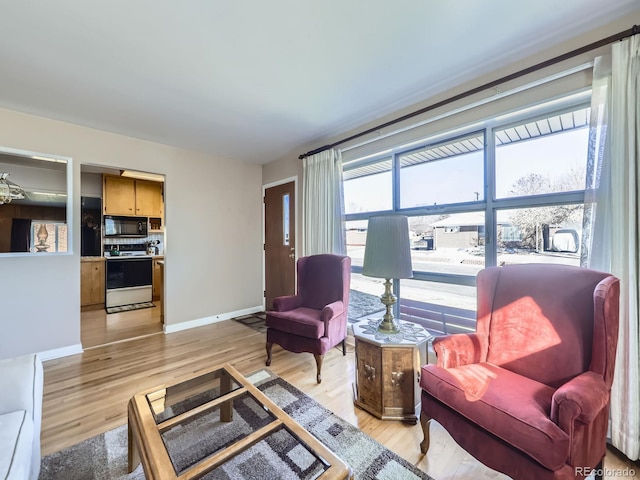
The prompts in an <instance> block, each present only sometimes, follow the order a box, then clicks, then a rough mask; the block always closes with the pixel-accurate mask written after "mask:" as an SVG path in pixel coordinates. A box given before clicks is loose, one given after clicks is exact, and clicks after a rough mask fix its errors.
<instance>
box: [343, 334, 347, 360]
mask: <svg viewBox="0 0 640 480" xmlns="http://www.w3.org/2000/svg"><path fill="white" fill-rule="evenodd" d="M346 354H347V339H346V338H343V339H342V356H343V357H344V356H345V355H346Z"/></svg>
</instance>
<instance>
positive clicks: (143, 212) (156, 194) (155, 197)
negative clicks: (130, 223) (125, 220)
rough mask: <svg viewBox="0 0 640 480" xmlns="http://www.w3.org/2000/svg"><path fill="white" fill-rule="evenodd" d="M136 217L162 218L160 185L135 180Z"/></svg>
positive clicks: (158, 183)
mask: <svg viewBox="0 0 640 480" xmlns="http://www.w3.org/2000/svg"><path fill="white" fill-rule="evenodd" d="M135 183H136V215H139V216H141V217H161V216H162V183H160V182H151V181H148V180H136V181H135Z"/></svg>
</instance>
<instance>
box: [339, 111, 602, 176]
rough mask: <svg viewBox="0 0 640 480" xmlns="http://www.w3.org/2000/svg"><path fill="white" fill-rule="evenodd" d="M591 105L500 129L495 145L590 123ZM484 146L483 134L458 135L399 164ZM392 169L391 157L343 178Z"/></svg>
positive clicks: (402, 158)
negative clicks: (454, 138) (460, 136)
mask: <svg viewBox="0 0 640 480" xmlns="http://www.w3.org/2000/svg"><path fill="white" fill-rule="evenodd" d="M590 114H591V108H590V107H586V108H581V109H579V110H574V111H572V112H567V113H563V114H560V115H554V116H552V117H547V118H541V119H539V120H535V121H533V122H528V123H524V124H521V125H516V126H515V127H509V128H505V129H502V130H497V131H496V132H495V135H496V146H501V145H507V144H510V143H516V142H522V141H526V140H530V139H532V138H537V137H543V136H546V135H553V134H555V133H559V132H566V131H569V130H574V129H577V128H584V127H586V126H588V125H589V117H590ZM483 148H484V138H483V135H469V136H467V137H463V138H458V139H456V140H455V141H453V142H444V143H440V144H436V145H429V146H427V147H425V148H423V149H420V150H414V151H412V152H409V153H406V154H403V155H401V156H400V166H401V167H408V166H412V165H418V164H421V163H426V162H432V161H435V160H442V159H444V158H451V157H455V156H457V155H464V154H467V153H471V152H477V151H481V150H482V149H483ZM390 170H391V157H388V158H385V159H384V160H381V161H377V162H375V163H371V164H367V165H362V166H359V167H355V168H350V169H347V170H345V171H344V172H343V179H344V180H345V181H346V180H353V179H354V178H360V177H366V176H368V175H375V174H378V173H383V172H388V171H390Z"/></svg>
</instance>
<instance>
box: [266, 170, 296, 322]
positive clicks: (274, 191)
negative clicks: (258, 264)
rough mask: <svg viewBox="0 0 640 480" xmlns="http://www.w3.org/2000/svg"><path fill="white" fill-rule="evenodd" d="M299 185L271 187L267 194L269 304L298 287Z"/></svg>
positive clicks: (270, 306) (267, 279) (267, 283)
mask: <svg viewBox="0 0 640 480" xmlns="http://www.w3.org/2000/svg"><path fill="white" fill-rule="evenodd" d="M295 198H296V196H295V184H294V182H290V183H285V184H283V185H278V186H275V187H271V188H267V189H266V190H265V195H264V238H265V245H264V252H265V253H264V257H265V266H264V271H265V282H264V283H265V307H266V309H267V310H271V308H273V299H274V298H276V297H279V296H281V295H293V294H294V293H295V289H296V255H295V252H296V228H295V219H296V209H295V207H296V205H295Z"/></svg>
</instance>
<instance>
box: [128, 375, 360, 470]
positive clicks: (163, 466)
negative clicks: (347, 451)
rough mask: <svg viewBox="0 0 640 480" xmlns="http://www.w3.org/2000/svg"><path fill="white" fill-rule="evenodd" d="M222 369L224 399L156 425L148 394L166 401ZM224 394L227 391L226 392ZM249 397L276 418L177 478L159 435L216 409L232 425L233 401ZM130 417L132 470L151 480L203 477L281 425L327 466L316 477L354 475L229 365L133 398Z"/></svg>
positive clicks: (218, 399) (221, 381) (210, 402)
mask: <svg viewBox="0 0 640 480" xmlns="http://www.w3.org/2000/svg"><path fill="white" fill-rule="evenodd" d="M218 371H219V372H220V373H221V375H220V388H221V396H220V397H218V398H215V399H213V400H211V401H209V402H206V403H204V404H202V405H200V406H198V407H195V408H193V409H191V410H188V411H186V412H184V413H182V414H179V415H176V416H175V417H172V418H169V419H167V420H165V421H163V422H160V423H158V424H156V420H155V417H154V414H153V412H152V410H151V404H150V402H149V400H151V401H153V400H154V399H153V398H150V399H149V400H148V397H147V395H150V394H153V393H158V397H162V396H163V392H166V390H167V389H168V388H171V387H174V386H176V385H180V384H181V383H183V382H186V381H190V380H197V378H199V377H201V376H206V375H208V374H213V373H214V372H218ZM233 381H235V382H236V383H237V384H238V385H239V386H240V388H237V389H235V390H232V388H231V387H232V382H233ZM225 391H226V392H228V393H224V392H225ZM246 393H248V394H250V395H251V396H252V397H253V398H254V399H255V400H256V401H257V402H258V403H259V404H261V405H262V406H263V407H264V408H266V409H267V410H268V411H269V412H271V414H273V416H274V417H275V420H274V421H272V422H271V423H269V424H268V425H266V426H264V427H262V428H260V429H258V430H256V431H254V432H252V433H250V434H249V435H247V436H246V437H244V438H242V439H240V440H238V441H237V442H235V443H234V444H232V445H230V446H229V447H226V448H224V449H222V450H220V451H218V452H217V453H215V454H213V455H210V456H208V457H206V458H204V459H203V460H201V461H200V462H198V463H196V464H194V465H192V466H191V467H189V468H187V469H186V470H185V471H184V472H183V473H182V474H180V475H178V474H176V471H175V469H174V467H173V463H172V462H171V459H170V457H169V452H168V451H167V449H166V446H165V443H164V441H163V440H162V436H161V432H163V431H165V430H168V429H169V428H171V427H173V426H175V425H177V424H179V423H181V422H183V421H185V420H187V419H189V418H191V417H194V416H196V415H199V414H201V413H203V412H205V411H208V410H211V409H214V408H216V407H219V408H220V419H221V421H230V420H231V419H232V415H233V400H234V399H235V398H237V397H239V396H241V395H243V394H246ZM128 416H129V422H128V434H129V447H128V453H129V465H128V467H129V472H132V471H133V469H134V468H135V467H137V466H138V464H139V463H142V466H143V468H144V473H145V476H146V478H147V480H165V479H167V480H191V479H197V478H200V477H201V476H203V475H205V474H206V473H208V472H209V471H211V470H213V469H215V468H217V467H219V466H220V465H222V464H223V463H225V462H227V461H229V460H230V459H231V458H233V457H234V456H236V455H238V454H240V453H241V452H243V451H245V450H247V449H248V448H250V447H251V446H252V445H254V444H256V443H258V442H259V441H261V440H262V439H264V438H266V437H268V436H269V435H271V434H272V433H274V432H275V431H277V430H279V429H280V428H283V427H284V428H286V429H287V430H289V432H290V433H291V434H292V435H293V436H294V437H295V438H297V439H298V440H299V441H300V442H301V443H303V444H305V445H306V446H307V448H308V449H309V450H311V452H312V453H313V454H315V455H316V456H317V457H319V458H320V459H321V460H322V461H324V462H325V463H326V464H327V465H328V469H327V470H325V472H324V473H322V475H320V476H319V477H318V478H320V479H322V480H330V479H345V478H350V477H351V472H350V469H349V467H348V466H347V465H346V464H345V463H344V462H343V461H342V460H340V459H339V458H338V457H337V456H336V455H335V454H334V453H333V452H331V450H329V449H328V448H327V447H325V446H324V445H323V444H322V443H321V442H320V441H318V440H317V439H316V438H315V437H314V436H313V435H311V434H310V433H309V432H307V431H306V430H305V429H304V428H302V426H300V425H299V424H298V423H296V422H295V420H293V418H291V417H290V416H289V415H288V414H287V413H286V412H285V411H284V410H282V409H281V408H280V407H278V406H277V405H276V404H275V403H273V401H271V400H270V399H269V398H268V397H267V396H266V395H264V394H263V393H262V392H261V391H260V390H258V388H257V387H256V386H255V385H253V384H252V383H251V382H249V381H248V380H247V379H246V378H244V377H243V376H242V375H241V374H240V373H238V371H236V369H234V368H233V367H232V366H231V365H230V364H228V363H225V364H224V365H220V366H217V367H214V368H212V369H210V370H207V371H204V372H200V373H199V374H198V375H196V376H190V377H186V378H183V379H182V380H181V381H178V382H176V383H173V384H168V385H161V386H159V387H156V388H153V389H150V390H148V391H145V392H142V393H138V394H136V395H134V396H133V398H132V399H131V400H130V401H129V407H128Z"/></svg>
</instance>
